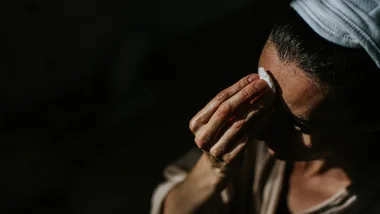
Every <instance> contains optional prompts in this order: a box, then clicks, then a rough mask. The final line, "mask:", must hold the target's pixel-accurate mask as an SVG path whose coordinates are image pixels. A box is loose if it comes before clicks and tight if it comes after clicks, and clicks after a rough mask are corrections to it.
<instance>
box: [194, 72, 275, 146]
mask: <svg viewBox="0 0 380 214" xmlns="http://www.w3.org/2000/svg"><path fill="white" fill-rule="evenodd" d="M267 88H268V85H267V83H266V82H265V81H264V80H261V79H259V80H256V81H254V82H253V83H252V84H248V85H247V86H245V87H244V88H243V89H241V90H240V91H239V92H238V93H236V94H235V95H234V96H232V97H231V98H230V99H228V100H226V101H224V102H223V103H222V104H220V106H219V107H218V108H217V110H216V111H215V113H214V114H213V115H212V116H211V118H210V120H209V121H208V123H207V125H206V126H205V127H204V128H203V129H202V130H201V131H200V133H199V132H198V133H196V139H195V142H196V143H197V145H198V146H205V145H206V146H207V144H209V142H210V141H212V140H213V137H215V136H216V134H217V132H218V131H219V129H220V128H221V127H223V125H224V124H225V123H226V122H228V119H229V118H230V117H232V116H233V115H234V114H235V113H236V112H237V110H238V108H239V107H241V106H242V105H243V104H246V105H248V103H249V101H250V100H252V98H254V97H256V96H258V95H260V94H262V93H263V92H264V91H265V90H266V89H267ZM260 100H261V99H260ZM252 105H256V103H254V104H252ZM246 119H248V118H246ZM244 122H246V120H242V121H241V122H239V123H244ZM239 123H237V125H235V126H237V127H238V128H239V126H241V125H243V124H239ZM235 126H234V127H235Z"/></svg>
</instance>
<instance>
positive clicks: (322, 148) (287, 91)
mask: <svg viewBox="0 0 380 214" xmlns="http://www.w3.org/2000/svg"><path fill="white" fill-rule="evenodd" d="M259 66H261V67H264V68H265V70H267V71H268V73H269V74H270V75H271V76H272V79H273V81H274V82H275V84H276V90H277V93H276V101H275V103H274V104H273V112H274V113H273V117H272V118H271V120H273V121H271V123H270V124H271V125H270V126H269V127H268V129H266V131H264V132H263V133H262V134H261V136H259V139H261V140H264V141H265V142H266V144H267V145H268V147H269V149H270V151H271V153H272V154H274V155H275V156H276V157H277V158H280V159H285V160H311V159H317V158H320V157H322V156H324V155H325V154H326V153H327V152H329V151H330V150H332V149H333V150H336V147H340V146H338V145H340V144H341V143H342V141H345V140H346V139H345V138H346V137H347V133H346V131H347V130H348V129H347V127H346V126H345V124H347V119H348V117H347V114H346V113H345V112H344V110H343V109H342V108H340V107H338V106H336V105H334V104H332V103H331V102H327V96H326V95H327V94H328V93H329V92H328V88H326V87H322V86H321V85H319V84H318V83H316V81H313V79H312V78H311V77H309V76H307V74H306V73H305V72H304V71H303V70H302V69H300V68H298V67H296V66H294V65H291V64H287V63H284V62H282V61H281V60H280V59H279V58H278V57H277V53H276V50H275V48H273V47H272V46H271V45H269V43H267V44H266V45H265V47H264V49H263V51H262V53H261V56H260V60H259ZM343 149H344V148H343Z"/></svg>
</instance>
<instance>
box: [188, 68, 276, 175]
mask: <svg viewBox="0 0 380 214" xmlns="http://www.w3.org/2000/svg"><path fill="white" fill-rule="evenodd" d="M268 89H269V87H268V85H267V83H266V82H265V81H264V80H261V79H259V76H258V75H257V74H251V75H248V76H246V77H244V78H243V79H241V80H239V81H238V82H237V83H235V84H234V85H232V86H230V87H229V88H227V89H225V90H223V91H222V92H220V93H219V94H218V95H217V96H216V97H215V98H213V99H212V100H211V101H210V102H209V103H208V104H207V105H206V106H205V107H204V108H203V109H202V110H201V111H199V112H198V113H197V114H196V115H195V116H194V117H193V118H192V119H191V121H190V125H189V127H190V130H191V131H192V132H193V133H194V135H195V143H196V144H197V146H198V147H199V148H200V149H202V150H203V151H204V152H205V153H207V154H208V157H209V158H208V160H209V162H210V163H211V165H212V168H213V169H214V170H213V171H214V172H215V173H216V174H217V176H218V177H219V178H226V177H231V176H233V175H234V174H235V172H236V171H237V170H238V169H240V166H241V163H242V161H243V159H244V151H245V148H246V145H247V143H248V141H249V139H250V138H252V137H253V136H254V135H255V134H257V133H258V132H259V131H260V129H262V127H263V125H264V123H265V120H264V119H263V118H266V115H267V114H268V113H270V111H264V109H268V107H269V106H270V104H271V102H272V101H273V98H274V95H273V91H272V90H268ZM263 112H266V113H263Z"/></svg>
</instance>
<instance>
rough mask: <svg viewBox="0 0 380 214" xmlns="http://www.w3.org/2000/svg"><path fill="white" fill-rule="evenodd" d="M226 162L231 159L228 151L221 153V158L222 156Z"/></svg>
mask: <svg viewBox="0 0 380 214" xmlns="http://www.w3.org/2000/svg"><path fill="white" fill-rule="evenodd" d="M222 159H223V160H224V161H225V162H226V163H229V162H230V161H231V154H230V153H226V154H224V155H223V158H222Z"/></svg>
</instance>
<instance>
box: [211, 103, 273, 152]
mask: <svg viewBox="0 0 380 214" xmlns="http://www.w3.org/2000/svg"><path fill="white" fill-rule="evenodd" d="M260 101H261V102H268V101H267V100H265V101H264V100H260ZM265 107H267V106H265V105H261V107H258V108H257V107H253V110H251V111H249V112H248V113H247V115H245V116H244V117H243V118H241V119H239V120H237V121H235V122H234V123H232V125H231V126H230V127H229V128H228V129H227V130H225V131H224V133H223V134H222V135H221V136H220V137H219V139H218V141H217V142H216V143H215V144H214V145H213V146H212V147H211V149H210V154H211V155H213V156H215V157H217V158H220V157H222V156H223V154H225V153H226V152H227V151H228V150H230V149H231V148H230V147H231V144H232V146H235V145H234V144H236V143H235V142H236V138H238V137H239V136H240V135H241V134H244V135H246V136H249V137H251V136H255V135H256V134H258V132H260V131H261V130H262V129H263V127H265V126H266V125H267V121H266V120H265V119H266V118H267V117H268V116H269V114H270V113H271V110H269V109H268V110H264V111H262V108H265Z"/></svg>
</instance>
